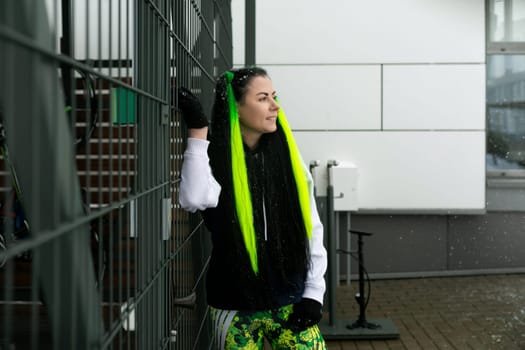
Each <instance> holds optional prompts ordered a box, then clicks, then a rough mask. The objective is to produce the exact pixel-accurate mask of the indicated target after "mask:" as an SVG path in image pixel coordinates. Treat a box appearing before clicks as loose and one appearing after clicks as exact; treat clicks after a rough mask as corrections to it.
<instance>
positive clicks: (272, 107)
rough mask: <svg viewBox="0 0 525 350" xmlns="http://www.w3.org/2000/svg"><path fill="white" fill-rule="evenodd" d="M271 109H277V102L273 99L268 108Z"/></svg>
mask: <svg viewBox="0 0 525 350" xmlns="http://www.w3.org/2000/svg"><path fill="white" fill-rule="evenodd" d="M270 108H271V109H277V110H278V109H279V108H280V107H279V104H278V103H277V101H275V100H274V99H272V104H271V106H270Z"/></svg>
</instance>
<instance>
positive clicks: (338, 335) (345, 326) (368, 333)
mask: <svg viewBox="0 0 525 350" xmlns="http://www.w3.org/2000/svg"><path fill="white" fill-rule="evenodd" d="M355 323H356V322H353V323H352V321H350V320H335V322H334V324H333V325H329V324H328V322H321V323H320V324H319V328H320V329H321V334H322V335H323V337H324V338H325V339H326V340H376V339H377V340H381V339H383V340H385V339H398V338H399V330H398V329H397V327H396V326H395V325H394V323H393V322H392V321H391V320H390V319H371V320H369V321H367V324H372V325H374V326H376V327H374V328H369V327H361V326H359V327H354V328H351V327H353V326H354V325H355Z"/></svg>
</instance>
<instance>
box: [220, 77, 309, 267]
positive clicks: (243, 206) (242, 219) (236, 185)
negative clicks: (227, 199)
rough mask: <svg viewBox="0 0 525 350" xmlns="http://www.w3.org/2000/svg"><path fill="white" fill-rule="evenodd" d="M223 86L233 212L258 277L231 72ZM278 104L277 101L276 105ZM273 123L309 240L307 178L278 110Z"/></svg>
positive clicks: (291, 137)
mask: <svg viewBox="0 0 525 350" xmlns="http://www.w3.org/2000/svg"><path fill="white" fill-rule="evenodd" d="M225 77H226V82H227V87H226V89H227V98H228V107H229V113H230V116H229V120H230V148H231V160H232V182H233V192H234V200H235V211H236V213H237V218H238V220H239V227H240V230H241V233H242V236H243V240H244V245H245V247H246V251H247V253H248V256H249V259H250V264H251V267H252V270H253V271H254V273H255V274H258V272H259V267H258V261H257V240H256V235H255V228H254V223H253V205H252V200H251V193H250V186H249V182H248V172H247V168H246V160H245V154H244V146H243V141H242V135H241V127H240V121H239V114H238V111H237V102H236V100H235V96H234V93H233V88H232V80H233V77H234V74H233V72H230V71H228V72H225ZM277 102H278V101H277ZM277 121H278V123H279V124H280V125H281V128H282V130H283V133H284V135H285V139H286V142H287V144H288V149H289V154H290V161H291V168H292V171H293V176H294V179H295V183H296V186H297V193H298V196H299V198H298V200H299V205H300V209H301V214H302V218H303V222H304V227H305V230H306V235H307V237H308V239H311V238H312V219H311V212H310V194H309V189H308V183H307V178H306V174H305V170H304V167H303V163H302V160H301V156H300V154H299V150H298V148H297V144H296V143H295V140H294V137H293V135H292V132H291V129H290V126H289V124H288V121H287V120H286V117H285V115H284V112H283V110H282V108H280V109H279V112H278V116H277Z"/></svg>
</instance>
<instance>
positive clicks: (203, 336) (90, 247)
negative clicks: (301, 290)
mask: <svg viewBox="0 0 525 350" xmlns="http://www.w3.org/2000/svg"><path fill="white" fill-rule="evenodd" d="M104 3H105V2H102V1H98V6H99V9H98V14H97V15H93V13H91V12H90V11H85V13H86V23H90V19H91V20H94V17H97V18H98V19H99V20H100V21H102V20H103V18H106V17H107V18H109V23H106V26H105V28H109V29H108V31H109V33H102V31H101V30H100V31H99V29H100V28H102V24H101V22H99V28H90V29H91V30H88V28H83V30H84V31H85V35H86V43H85V47H84V51H85V53H86V57H82V58H79V57H75V52H77V51H76V50H78V49H79V48H80V47H79V45H81V44H79V43H75V42H74V40H73V38H75V36H74V35H73V34H74V33H73V32H74V31H75V30H76V31H78V30H79V23H80V21H78V18H75V16H74V13H77V12H75V6H86V9H88V7H89V6H92V5H93V4H97V2H92V1H88V2H86V3H85V4H82V2H80V1H71V0H61V3H60V4H59V2H58V0H56V1H55V2H54V7H55V9H58V8H59V7H60V6H62V8H63V9H65V11H64V17H63V18H62V19H61V20H62V21H63V23H64V27H63V28H66V30H65V32H67V33H69V31H71V35H65V36H64V38H65V40H63V41H65V45H63V46H62V52H58V49H57V47H56V42H57V39H58V38H56V37H54V35H53V34H52V31H50V30H49V28H53V26H54V28H55V29H56V27H57V24H58V23H61V22H60V20H57V19H56V18H55V21H54V22H52V23H50V22H49V20H48V18H47V13H48V10H49V9H46V8H45V2H42V1H36V2H35V1H29V0H22V1H21V0H7V1H4V2H2V3H1V5H0V51H1V52H2V54H1V55H0V76H2V79H1V81H0V114H1V116H2V126H3V127H4V128H5V134H6V142H5V143H3V145H5V147H4V148H5V150H6V152H5V153H4V154H3V158H2V160H1V161H0V165H1V166H2V170H1V172H0V194H1V195H2V196H1V197H2V198H6V196H7V194H9V193H12V192H11V188H12V183H14V182H13V180H15V179H16V180H18V181H17V184H18V186H14V187H15V188H18V189H19V191H17V192H16V193H17V195H18V197H19V199H20V201H21V203H22V208H23V212H24V214H25V218H26V222H27V223H28V224H29V230H28V231H29V233H28V234H27V235H26V236H24V237H21V236H19V231H16V230H17V226H16V225H17V219H20V218H23V216H22V214H21V213H20V212H15V211H14V210H10V209H11V207H10V206H9V205H8V204H6V203H8V202H7V200H2V202H1V203H0V205H1V206H0V219H1V225H0V226H1V227H2V232H1V233H2V237H1V241H0V243H2V249H1V250H0V262H1V264H0V266H1V267H0V281H1V282H0V284H1V285H2V288H0V289H1V291H0V310H1V311H0V315H1V316H0V348H2V349H3V348H6V349H8V348H11V347H13V346H14V347H15V348H17V349H18V348H29V349H40V348H45V349H181V350H186V349H208V348H211V345H212V341H213V339H211V331H210V325H209V317H208V307H207V305H206V295H205V292H204V278H203V276H204V274H205V271H206V268H207V263H208V260H209V252H210V242H209V237H208V233H207V232H206V230H205V229H204V227H203V224H202V220H201V218H200V216H199V215H198V214H196V215H189V214H188V213H187V212H185V211H183V210H182V209H181V208H180V207H179V205H178V197H177V196H178V183H179V180H180V179H179V177H180V166H181V162H182V153H183V151H184V147H185V135H186V131H185V127H184V125H183V124H182V123H181V119H180V115H179V113H178V112H177V100H176V94H175V91H176V88H177V87H178V86H186V87H188V88H191V89H192V90H193V91H194V92H195V93H196V94H197V95H198V96H199V97H200V98H201V101H202V102H203V105H204V107H205V109H206V110H210V109H211V104H212V97H213V88H214V85H215V79H216V77H217V75H218V74H220V73H222V72H223V71H224V70H226V69H228V68H230V67H231V66H232V33H231V4H230V1H219V0H214V1H198V0H180V1H179V0H177V1H168V0H135V1H133V0H129V1H128V0H114V1H112V2H108V3H112V4H114V6H109V8H105V9H104V11H103V10H102V7H103V4H104ZM88 4H89V5H88ZM130 6H132V8H131V7H130ZM68 9H69V10H68ZM123 9H126V10H127V11H125V13H126V15H124V16H123V15H122V14H123V12H122V11H123ZM68 14H69V16H68ZM133 23H134V27H133V26H132V24H133ZM68 28H69V29H68ZM115 28H116V29H115ZM80 31H82V28H81V29H80ZM113 31H117V32H113ZM77 38H78V37H77ZM115 38H117V42H112V41H114V40H115ZM89 42H91V43H93V42H95V43H96V45H98V50H93V48H92V47H91V46H90V45H89ZM103 42H108V43H109V45H108V50H109V52H106V53H105V56H104V55H103V54H102V52H103V50H102V47H103ZM131 47H133V48H134V51H133V52H134V53H133V56H132V54H131V52H132V51H131V49H130V48H131ZM123 48H124V49H123ZM75 49H76V50H75ZM93 51H96V52H93ZM60 67H62V69H60ZM80 73H82V74H80ZM85 76H87V77H89V78H90V79H92V80H88V79H87V78H86V79H85V78H83V77H85ZM91 91H94V96H92V95H90V92H91ZM63 92H64V93H65V95H66V99H65V100H64V96H63V95H64V94H63ZM66 104H67V107H66ZM94 116H96V118H97V119H96V122H95V123H92V120H94ZM92 124H93V125H95V126H94V128H91V127H92ZM76 135H83V136H84V137H86V135H90V137H89V139H87V141H86V143H85V144H82V145H75V140H76V139H77V136H76ZM0 138H1V137H0ZM7 150H8V153H7ZM8 209H9V210H8ZM11 214H13V215H12V216H10V215H11ZM4 236H5V237H7V239H6V238H5V237H4Z"/></svg>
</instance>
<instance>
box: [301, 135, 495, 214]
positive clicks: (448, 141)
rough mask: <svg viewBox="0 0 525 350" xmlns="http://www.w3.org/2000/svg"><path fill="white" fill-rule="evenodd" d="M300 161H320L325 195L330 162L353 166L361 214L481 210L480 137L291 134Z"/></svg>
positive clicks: (318, 177) (318, 174)
mask: <svg viewBox="0 0 525 350" xmlns="http://www.w3.org/2000/svg"><path fill="white" fill-rule="evenodd" d="M295 137H296V141H297V143H298V146H299V148H300V150H301V154H302V155H303V158H304V160H305V161H306V162H307V163H309V162H310V161H311V160H320V161H321V166H320V167H319V168H317V169H316V171H315V174H316V183H317V185H318V187H317V191H318V193H319V194H320V195H324V194H326V162H327V160H329V159H335V160H338V161H343V162H349V163H353V164H355V165H356V166H357V172H358V180H357V198H358V208H359V209H360V210H362V209H366V210H392V209H393V210H407V211H410V210H429V211H436V212H441V213H442V212H443V210H451V211H454V210H482V209H483V208H484V207H485V161H484V159H485V153H484V144H485V133H484V132H482V131H474V132H467V131H464V132H309V131H304V132H303V131H299V132H295Z"/></svg>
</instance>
